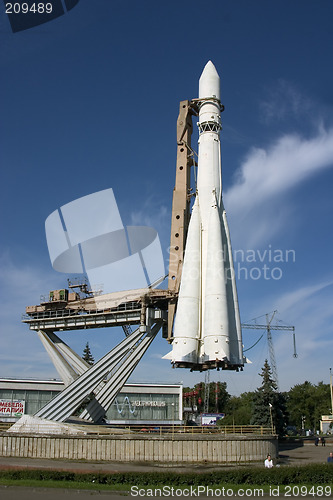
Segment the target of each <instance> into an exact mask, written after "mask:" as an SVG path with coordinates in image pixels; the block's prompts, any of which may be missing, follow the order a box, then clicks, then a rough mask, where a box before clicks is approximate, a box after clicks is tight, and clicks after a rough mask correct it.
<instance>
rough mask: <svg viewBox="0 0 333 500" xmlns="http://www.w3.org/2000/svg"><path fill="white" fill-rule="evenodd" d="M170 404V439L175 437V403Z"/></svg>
mask: <svg viewBox="0 0 333 500" xmlns="http://www.w3.org/2000/svg"><path fill="white" fill-rule="evenodd" d="M171 406H172V439H174V437H175V403H171Z"/></svg>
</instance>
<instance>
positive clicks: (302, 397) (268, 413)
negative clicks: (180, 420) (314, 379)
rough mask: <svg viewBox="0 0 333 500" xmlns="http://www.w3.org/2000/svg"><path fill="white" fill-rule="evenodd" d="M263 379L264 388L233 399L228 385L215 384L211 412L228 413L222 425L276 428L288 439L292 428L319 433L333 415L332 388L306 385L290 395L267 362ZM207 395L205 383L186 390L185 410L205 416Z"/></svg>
mask: <svg viewBox="0 0 333 500" xmlns="http://www.w3.org/2000/svg"><path fill="white" fill-rule="evenodd" d="M260 376H261V378H262V383H261V386H260V387H259V388H258V389H257V390H256V391H253V392H244V393H242V394H241V395H240V396H232V395H230V394H229V393H228V391H227V384H226V383H225V382H211V383H210V384H209V398H208V412H209V413H224V414H225V417H224V418H223V420H221V421H220V423H221V424H222V425H262V426H264V427H271V426H273V427H274V429H275V430H276V432H277V433H278V434H279V435H285V434H286V433H287V430H288V428H289V429H291V428H294V429H296V431H297V432H298V433H301V432H302V430H303V431H305V430H311V431H313V432H315V431H316V430H318V429H319V428H320V424H319V421H320V420H321V416H322V415H328V414H330V413H331V395H330V386H329V384H324V383H323V382H319V383H318V384H317V385H315V384H312V383H311V382H308V381H305V382H304V383H303V384H296V385H295V386H293V387H292V388H291V389H290V390H289V391H287V392H279V391H278V389H277V385H276V383H275V381H274V379H273V378H272V371H271V368H270V366H269V364H268V361H267V360H265V364H264V366H263V368H262V372H261V373H260ZM205 393H206V387H205V384H204V383H203V382H201V383H199V384H196V385H195V386H194V388H192V389H191V388H188V387H187V388H184V390H183V398H184V407H192V408H194V407H196V408H197V412H198V413H199V414H200V413H203V411H204V399H205Z"/></svg>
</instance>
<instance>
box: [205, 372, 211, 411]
mask: <svg viewBox="0 0 333 500" xmlns="http://www.w3.org/2000/svg"><path fill="white" fill-rule="evenodd" d="M209 379H210V377H209V370H207V371H206V372H205V399H204V413H208V409H209V389H210V386H209V384H210V380H209Z"/></svg>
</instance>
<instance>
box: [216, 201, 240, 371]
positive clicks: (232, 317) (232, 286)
mask: <svg viewBox="0 0 333 500" xmlns="http://www.w3.org/2000/svg"><path fill="white" fill-rule="evenodd" d="M220 210H221V213H222V217H221V219H222V237H224V240H225V255H224V262H225V271H226V276H225V278H226V287H227V297H228V313H229V328H230V338H229V341H230V362H231V363H232V364H243V363H244V360H243V342H242V328H241V320H240V314H239V305H238V295H237V287H236V279H235V269H234V263H233V257H232V248H231V239H230V233H229V226H228V221H227V214H226V211H225V209H224V206H223V202H221V207H220Z"/></svg>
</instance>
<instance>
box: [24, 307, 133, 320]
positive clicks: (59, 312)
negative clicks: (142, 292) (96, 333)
mask: <svg viewBox="0 0 333 500" xmlns="http://www.w3.org/2000/svg"><path fill="white" fill-rule="evenodd" d="M140 310H141V305H140V304H139V303H138V302H127V303H123V304H120V305H119V306H118V307H113V308H110V307H109V308H104V309H98V310H90V311H89V310H83V309H77V310H74V309H54V310H50V311H38V312H37V311H36V312H33V313H30V314H27V313H23V314H22V321H23V322H27V321H34V320H36V319H37V320H38V319H41V320H42V319H54V318H68V317H69V316H70V317H75V318H77V317H82V316H83V317H84V316H93V315H112V314H115V313H118V312H127V311H140Z"/></svg>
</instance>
